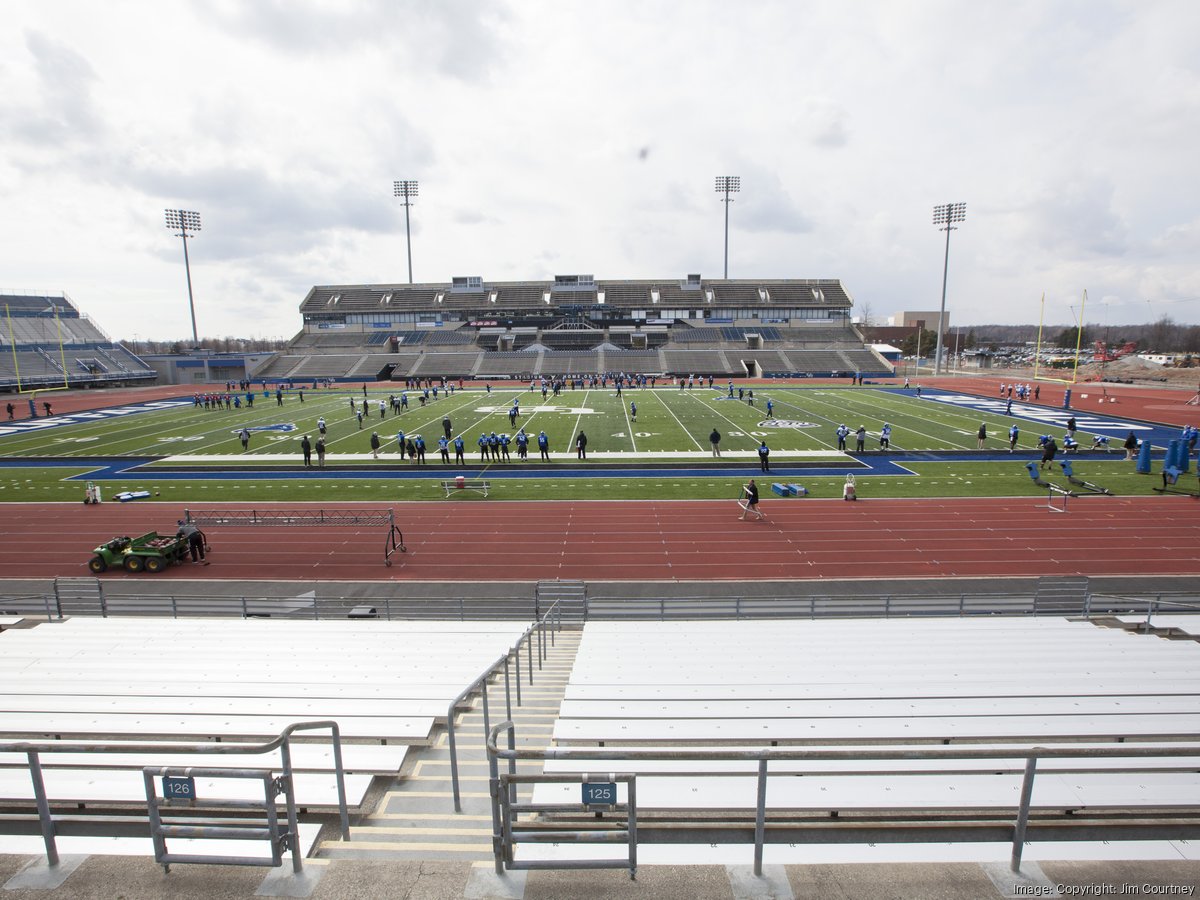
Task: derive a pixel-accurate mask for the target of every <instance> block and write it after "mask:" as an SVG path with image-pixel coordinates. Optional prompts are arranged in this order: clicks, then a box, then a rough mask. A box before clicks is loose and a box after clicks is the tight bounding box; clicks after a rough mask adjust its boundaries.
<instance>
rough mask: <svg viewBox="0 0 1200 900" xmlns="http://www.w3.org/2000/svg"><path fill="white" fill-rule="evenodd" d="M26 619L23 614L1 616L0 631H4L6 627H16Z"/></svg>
mask: <svg viewBox="0 0 1200 900" xmlns="http://www.w3.org/2000/svg"><path fill="white" fill-rule="evenodd" d="M24 621H25V619H23V618H22V617H21V616H0V631H3V630H4V629H5V628H15V627H16V626H17V625H20V624H21V623H22V622H24Z"/></svg>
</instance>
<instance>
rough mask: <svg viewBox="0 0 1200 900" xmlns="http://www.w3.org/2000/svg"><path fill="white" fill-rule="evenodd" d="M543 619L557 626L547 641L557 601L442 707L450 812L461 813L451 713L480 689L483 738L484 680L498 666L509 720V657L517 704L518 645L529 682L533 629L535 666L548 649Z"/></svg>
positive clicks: (556, 618)
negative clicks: (451, 798) (525, 660)
mask: <svg viewBox="0 0 1200 900" xmlns="http://www.w3.org/2000/svg"><path fill="white" fill-rule="evenodd" d="M547 622H550V623H551V624H552V626H553V625H556V626H557V629H556V628H554V627H552V628H551V631H550V635H551V640H553V636H554V631H555V630H558V631H561V630H562V612H561V610H560V609H559V608H558V602H557V601H555V602H554V603H552V604H551V605H550V608H549V609H548V610H546V611H545V612H544V613H542V615H541V616H539V617H538V619H537V620H536V621H535V622H533V624H531V625H530V626H529V627H528V628H526V629H525V630H524V631H523V632H522V633H521V636H520V637H518V638H517V640H516V642H515V643H514V644H513V646H512V647H511V648H509V651H508V652H507V653H505V654H504V655H503V656H501V657H499V658H498V659H497V660H496V661H495V662H494V663H492V664H491V665H490V666H488V667H487V668H486V669H484V671H483V673H482V674H481V675H480V676H479V677H478V678H476V679H475V680H474V681H472V682H471V683H470V684H469V685H467V687H465V688H463V690H462V691H460V692H459V694H458V696H457V697H455V698H454V699H453V700H451V701H450V705H449V706H448V707H447V708H446V742H447V744H449V746H450V786H451V790H452V793H453V794H454V811H455V812H462V795H461V793H460V791H459V786H458V744H457V743H456V741H455V729H454V717H455V712H456V710H457V709H458V707H459V704H461V703H462V702H463V701H464V700H466V699H467V697H469V696H471V695H472V694H474V693H475V692H476V691H479V692H480V695H481V696H482V698H483V736H484V739H485V740H486V739H487V736H488V731H489V729H490V728H491V721H490V714H489V709H488V694H487V686H488V682H489V681H490V680H491V679H492V677H493V676H495V675H497V674H499V672H500V670H501V668H503V670H504V707H505V717H506V718H507V719H512V692H511V681H510V678H511V675H510V670H509V659H511V658H514V657H515V660H516V668H517V679H516V681H517V705H518V706H520V705H521V644H522V643H525V644H526V645H527V646H526V650H525V655H526V657H527V658H528V660H529V683H530V684H533V649H534V648H533V641H532V635H533V634H534V632H537V634H538V644H537V656H538V669H541V667H542V660H543V659H544V658H545V657H546V655H547V654H548V653H549V648H548V647H547V646H546V641H545V637H544V630H545V626H546V624H547Z"/></svg>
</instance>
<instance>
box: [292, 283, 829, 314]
mask: <svg viewBox="0 0 1200 900" xmlns="http://www.w3.org/2000/svg"><path fill="white" fill-rule="evenodd" d="M561 277H562V276H560V278H561ZM580 277H581V278H582V277H584V276H580ZM600 304H603V305H605V306H618V307H624V308H643V307H644V308H647V309H649V308H653V307H655V306H661V307H664V308H679V307H686V308H692V307H701V306H730V305H733V306H746V305H762V306H769V305H788V306H821V307H824V308H845V309H848V308H849V307H850V306H851V304H852V301H851V298H850V295H849V293H848V292H847V291H846V289H845V287H844V286H843V285H842V283H841V281H840V280H839V279H836V278H774V279H761V278H759V279H754V278H751V279H698V280H689V279H686V278H685V279H680V278H658V279H596V280H595V281H589V282H587V283H571V284H570V285H568V286H567V287H564V285H563V283H562V282H561V281H560V280H557V279H556V280H546V281H496V282H487V281H484V282H482V285H481V286H480V287H474V286H473V288H472V289H471V290H463V289H462V288H461V287H459V286H456V285H455V284H454V283H453V282H451V281H446V282H436V283H426V284H412V285H410V284H400V285H395V284H376V285H362V284H360V285H317V286H315V287H313V288H312V289H311V290H310V291H309V292H308V295H307V296H306V297H305V298H304V300H303V302H302V303H301V305H300V311H301V313H303V314H305V315H310V316H321V315H332V314H340V313H346V312H387V311H399V310H418V309H420V310H428V309H447V310H449V309H460V310H461V309H479V308H487V307H495V308H497V309H538V308H542V309H545V308H547V307H557V306H576V305H588V306H590V305H600Z"/></svg>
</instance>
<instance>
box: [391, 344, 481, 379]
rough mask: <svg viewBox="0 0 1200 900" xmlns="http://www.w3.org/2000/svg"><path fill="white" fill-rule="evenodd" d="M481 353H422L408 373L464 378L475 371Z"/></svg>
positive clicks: (474, 351)
mask: <svg viewBox="0 0 1200 900" xmlns="http://www.w3.org/2000/svg"><path fill="white" fill-rule="evenodd" d="M482 355H483V354H482V353H481V352H480V351H479V350H472V351H471V352H470V353H452V352H450V353H423V354H421V357H420V358H419V359H418V360H417V363H416V365H415V366H413V368H412V369H411V370H410V371H409V374H410V375H420V376H422V377H432V378H436V377H438V376H445V377H447V378H466V377H467V376H469V375H473V374H474V373H475V369H476V366H477V365H478V363H479V361H480V357H481V356H482Z"/></svg>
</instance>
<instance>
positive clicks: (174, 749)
mask: <svg viewBox="0 0 1200 900" xmlns="http://www.w3.org/2000/svg"><path fill="white" fill-rule="evenodd" d="M323 728H328V729H329V730H330V736H331V741H332V744H333V762H334V772H335V775H336V776H337V791H338V813H339V816H340V819H341V827H342V839H343V840H345V841H349V840H350V813H349V809H348V807H347V805H346V775H345V771H344V769H343V767H342V737H341V729H340V728H339V727H338V723H337V722H334V721H332V720H320V721H313V722H296V723H294V724H292V725H289V726H288V727H287V728H285V729H284V730H283V731H281V732H280V733H279V734H278V736H276V737H275V738H272V739H271V740H269V741H267V742H266V743H262V744H227V743H220V742H218V743H201V744H177V743H170V744H162V743H154V742H148V743H125V742H118V743H115V744H107V743H80V742H67V741H38V742H31V741H17V742H6V743H0V753H24V754H25V755H26V758H27V760H28V766H29V774H30V777H31V778H32V780H33V796H34V801H35V803H36V804H37V812H38V821H39V823H40V825H41V831H42V840H43V841H44V842H45V845H46V862H47V864H48V865H50V866H51V867H54V866H57V865H58V846H57V843H56V840H55V836H56V827H55V821H54V816H53V815H52V814H51V812H50V801H49V798H48V797H47V796H46V785H45V780H44V779H43V777H42V762H41V755H42V754H44V753H122V754H124V753H155V754H158V753H193V754H213V755H218V756H219V755H231V754H237V755H241V756H250V755H258V754H262V753H270V752H271V751H272V750H275V749H279V751H280V755H281V760H282V765H281V767H280V771H281V772H282V777H283V779H284V780H285V782H286V784H287V785H288V794H287V803H288V828H289V844H288V845H289V847H290V848H291V851H292V869H293V871H295V872H300V871H301V870H302V869H303V867H304V864H303V862H302V857H301V854H300V835H299V831H298V825H297V821H296V806H295V801H294V798H293V796H292V794H291V791H292V787H291V785H292V776H293V772H292V756H291V736H292V734H294V733H295V732H297V731H313V730H316V729H323ZM218 805H219V804H218ZM204 828H205V826H197V831H198V832H199V831H203V830H204ZM198 836H204V835H199V834H198ZM211 836H214V837H215V836H217V835H215V834H214V835H211ZM236 859H237V858H236V857H230V858H229V860H226V862H230V863H233V862H234V861H235V860H236Z"/></svg>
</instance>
